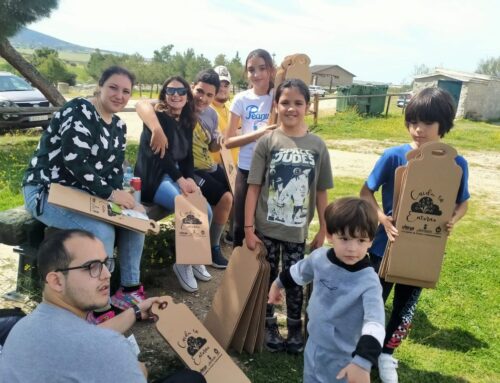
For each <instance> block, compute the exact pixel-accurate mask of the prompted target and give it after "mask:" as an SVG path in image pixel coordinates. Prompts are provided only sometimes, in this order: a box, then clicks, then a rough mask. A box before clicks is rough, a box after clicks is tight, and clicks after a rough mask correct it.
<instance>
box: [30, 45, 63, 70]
mask: <svg viewBox="0 0 500 383" xmlns="http://www.w3.org/2000/svg"><path fill="white" fill-rule="evenodd" d="M49 56H54V57H57V58H59V52H58V51H56V50H55V49H52V48H39V49H35V51H34V52H33V56H31V63H32V64H33V65H34V66H37V65H39V64H40V63H41V62H42V61H43V60H45V59H46V58H48V57H49Z"/></svg>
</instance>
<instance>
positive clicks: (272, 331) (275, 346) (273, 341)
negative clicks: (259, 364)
mask: <svg viewBox="0 0 500 383" xmlns="http://www.w3.org/2000/svg"><path fill="white" fill-rule="evenodd" d="M264 344H265V345H266V348H267V349H268V350H269V351H271V352H278V351H284V350H285V341H284V339H283V337H282V336H281V334H280V330H279V328H278V323H277V321H276V318H266V332H265V336H264Z"/></svg>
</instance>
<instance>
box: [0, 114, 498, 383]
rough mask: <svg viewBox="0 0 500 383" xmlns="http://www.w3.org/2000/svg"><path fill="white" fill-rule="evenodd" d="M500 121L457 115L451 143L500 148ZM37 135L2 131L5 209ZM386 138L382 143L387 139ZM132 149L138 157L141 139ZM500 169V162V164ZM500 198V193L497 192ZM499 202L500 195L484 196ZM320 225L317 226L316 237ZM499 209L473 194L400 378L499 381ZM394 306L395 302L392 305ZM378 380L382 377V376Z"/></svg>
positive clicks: (383, 131)
mask: <svg viewBox="0 0 500 383" xmlns="http://www.w3.org/2000/svg"><path fill="white" fill-rule="evenodd" d="M319 128H320V129H321V130H320V132H319V133H320V135H322V136H323V138H325V139H337V140H340V139H348V140H356V139H371V140H377V141H381V143H382V144H385V143H386V142H385V141H383V140H381V137H383V138H384V140H390V141H391V142H392V141H394V142H407V141H408V136H407V132H406V129H405V128H404V125H403V120H402V117H401V116H400V115H399V116H398V115H393V116H390V117H389V118H387V119H385V118H378V117H371V118H365V117H360V116H357V115H355V114H352V113H343V114H338V115H336V116H333V117H325V118H320V121H319ZM499 129H500V128H499V127H498V126H496V125H494V124H488V123H477V122H472V121H468V120H459V121H457V123H456V128H455V129H454V130H453V131H452V133H451V134H450V135H449V137H447V138H446V140H445V142H448V143H450V144H452V145H456V146H457V148H459V150H465V149H466V150H470V151H478V150H480V151H486V152H488V151H496V152H498V151H499V150H500V135H499V134H500V131H499ZM38 138H39V137H38V136H37V135H34V136H31V137H29V136H25V135H21V134H16V135H4V136H0V210H5V209H8V208H11V207H14V206H18V205H21V204H22V197H21V195H20V182H21V178H22V173H23V171H24V169H25V167H26V165H27V163H28V160H29V158H30V155H31V153H32V151H33V149H34V148H35V146H36V143H37V140H38ZM382 141H383V142H382ZM127 150H128V157H129V160H132V161H133V160H134V158H135V153H136V150H137V145H136V144H131V145H130V147H129V148H128V149H127ZM497 168H498V164H497ZM363 181H364V180H363V179H362V178H347V177H343V178H336V179H335V189H333V190H332V191H330V192H329V199H330V200H332V199H334V198H338V197H341V196H346V195H357V194H358V193H359V189H360V187H361V185H362V184H363ZM497 196H498V193H497ZM485 198H488V199H489V200H495V198H497V197H496V196H485ZM316 229H317V224H316V223H313V225H311V230H310V236H311V235H313V233H314V230H316ZM498 233H500V214H499V210H498V209H497V208H493V209H492V208H491V206H490V205H488V204H484V203H483V201H481V200H479V199H472V200H471V201H470V207H469V211H468V213H467V215H466V216H465V217H464V218H463V219H462V220H461V221H460V222H459V223H458V224H457V225H456V228H455V229H454V232H453V233H452V235H451V237H450V239H449V241H448V244H447V250H446V257H445V261H444V266H443V270H442V274H441V279H440V281H439V284H438V287H437V288H436V289H426V290H424V292H423V294H422V297H421V300H420V303H419V306H418V309H417V312H416V317H415V320H414V325H413V330H412V331H411V333H410V335H409V338H408V339H407V340H406V341H405V342H403V344H402V346H401V347H400V348H399V349H398V351H397V352H396V355H395V356H396V358H398V359H399V361H400V367H399V370H398V371H399V376H400V382H402V383H406V382H411V383H413V382H416V383H466V382H470V383H476V382H485V383H494V382H495V383H496V382H499V381H500V342H499V331H498V328H499V327H500V316H499V312H500V299H499V296H500V285H499V280H500V275H499V270H500V250H499V246H498V240H499V236H498ZM387 308H389V304H388V305H387ZM238 358H240V360H241V361H242V363H243V366H244V367H245V369H246V372H247V374H248V376H249V377H250V379H251V381H252V382H255V383H260V382H262V383H272V382H276V383H278V382H280V383H281V382H301V381H302V366H303V363H302V358H301V357H300V356H299V357H294V356H290V355H287V354H278V355H276V354H270V353H268V352H263V353H262V354H258V355H252V356H250V355H246V354H244V355H243V356H241V357H238ZM372 377H373V382H379V381H378V378H377V376H376V373H373V374H372Z"/></svg>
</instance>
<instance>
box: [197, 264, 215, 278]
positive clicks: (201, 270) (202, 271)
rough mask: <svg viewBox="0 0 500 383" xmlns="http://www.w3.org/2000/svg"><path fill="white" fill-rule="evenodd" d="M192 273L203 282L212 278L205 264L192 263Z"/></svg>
mask: <svg viewBox="0 0 500 383" xmlns="http://www.w3.org/2000/svg"><path fill="white" fill-rule="evenodd" d="M193 274H194V276H195V278H196V279H199V280H200V281H203V282H208V281H209V280H210V279H212V276H211V275H210V273H209V272H208V271H207V268H206V267H205V265H193Z"/></svg>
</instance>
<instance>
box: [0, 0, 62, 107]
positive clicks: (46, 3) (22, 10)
mask: <svg viewBox="0 0 500 383" xmlns="http://www.w3.org/2000/svg"><path fill="white" fill-rule="evenodd" d="M57 5H58V0H43V1H40V0H4V1H2V4H1V5H0V56H2V57H3V58H4V59H5V60H6V61H7V62H8V63H9V64H10V65H12V66H13V67H14V68H16V70H18V71H19V73H20V74H22V75H23V76H24V77H25V78H26V79H28V80H29V81H30V82H31V83H32V84H33V85H35V86H36V87H37V88H38V89H40V91H41V92H42V93H43V94H44V95H45V97H47V99H48V100H49V101H50V102H51V103H52V104H53V105H62V104H64V102H65V101H66V100H65V99H64V97H63V96H62V94H61V93H59V91H58V90H57V89H56V88H55V87H54V86H53V85H52V84H51V83H50V82H49V81H47V80H46V79H45V78H44V77H43V76H42V75H41V74H40V73H39V72H38V71H37V70H36V68H35V67H34V66H33V65H31V64H30V63H29V62H28V61H26V59H25V58H24V57H23V56H22V55H20V54H19V52H17V51H16V50H15V49H14V48H13V47H12V45H11V44H10V43H9V40H8V39H7V38H8V37H10V36H12V35H14V34H15V33H16V32H17V31H18V30H19V29H21V27H23V26H24V25H26V24H29V23H32V22H34V21H36V20H38V19H40V18H43V17H47V16H48V15H49V14H50V12H51V11H52V9H54V8H56V7H57Z"/></svg>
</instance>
